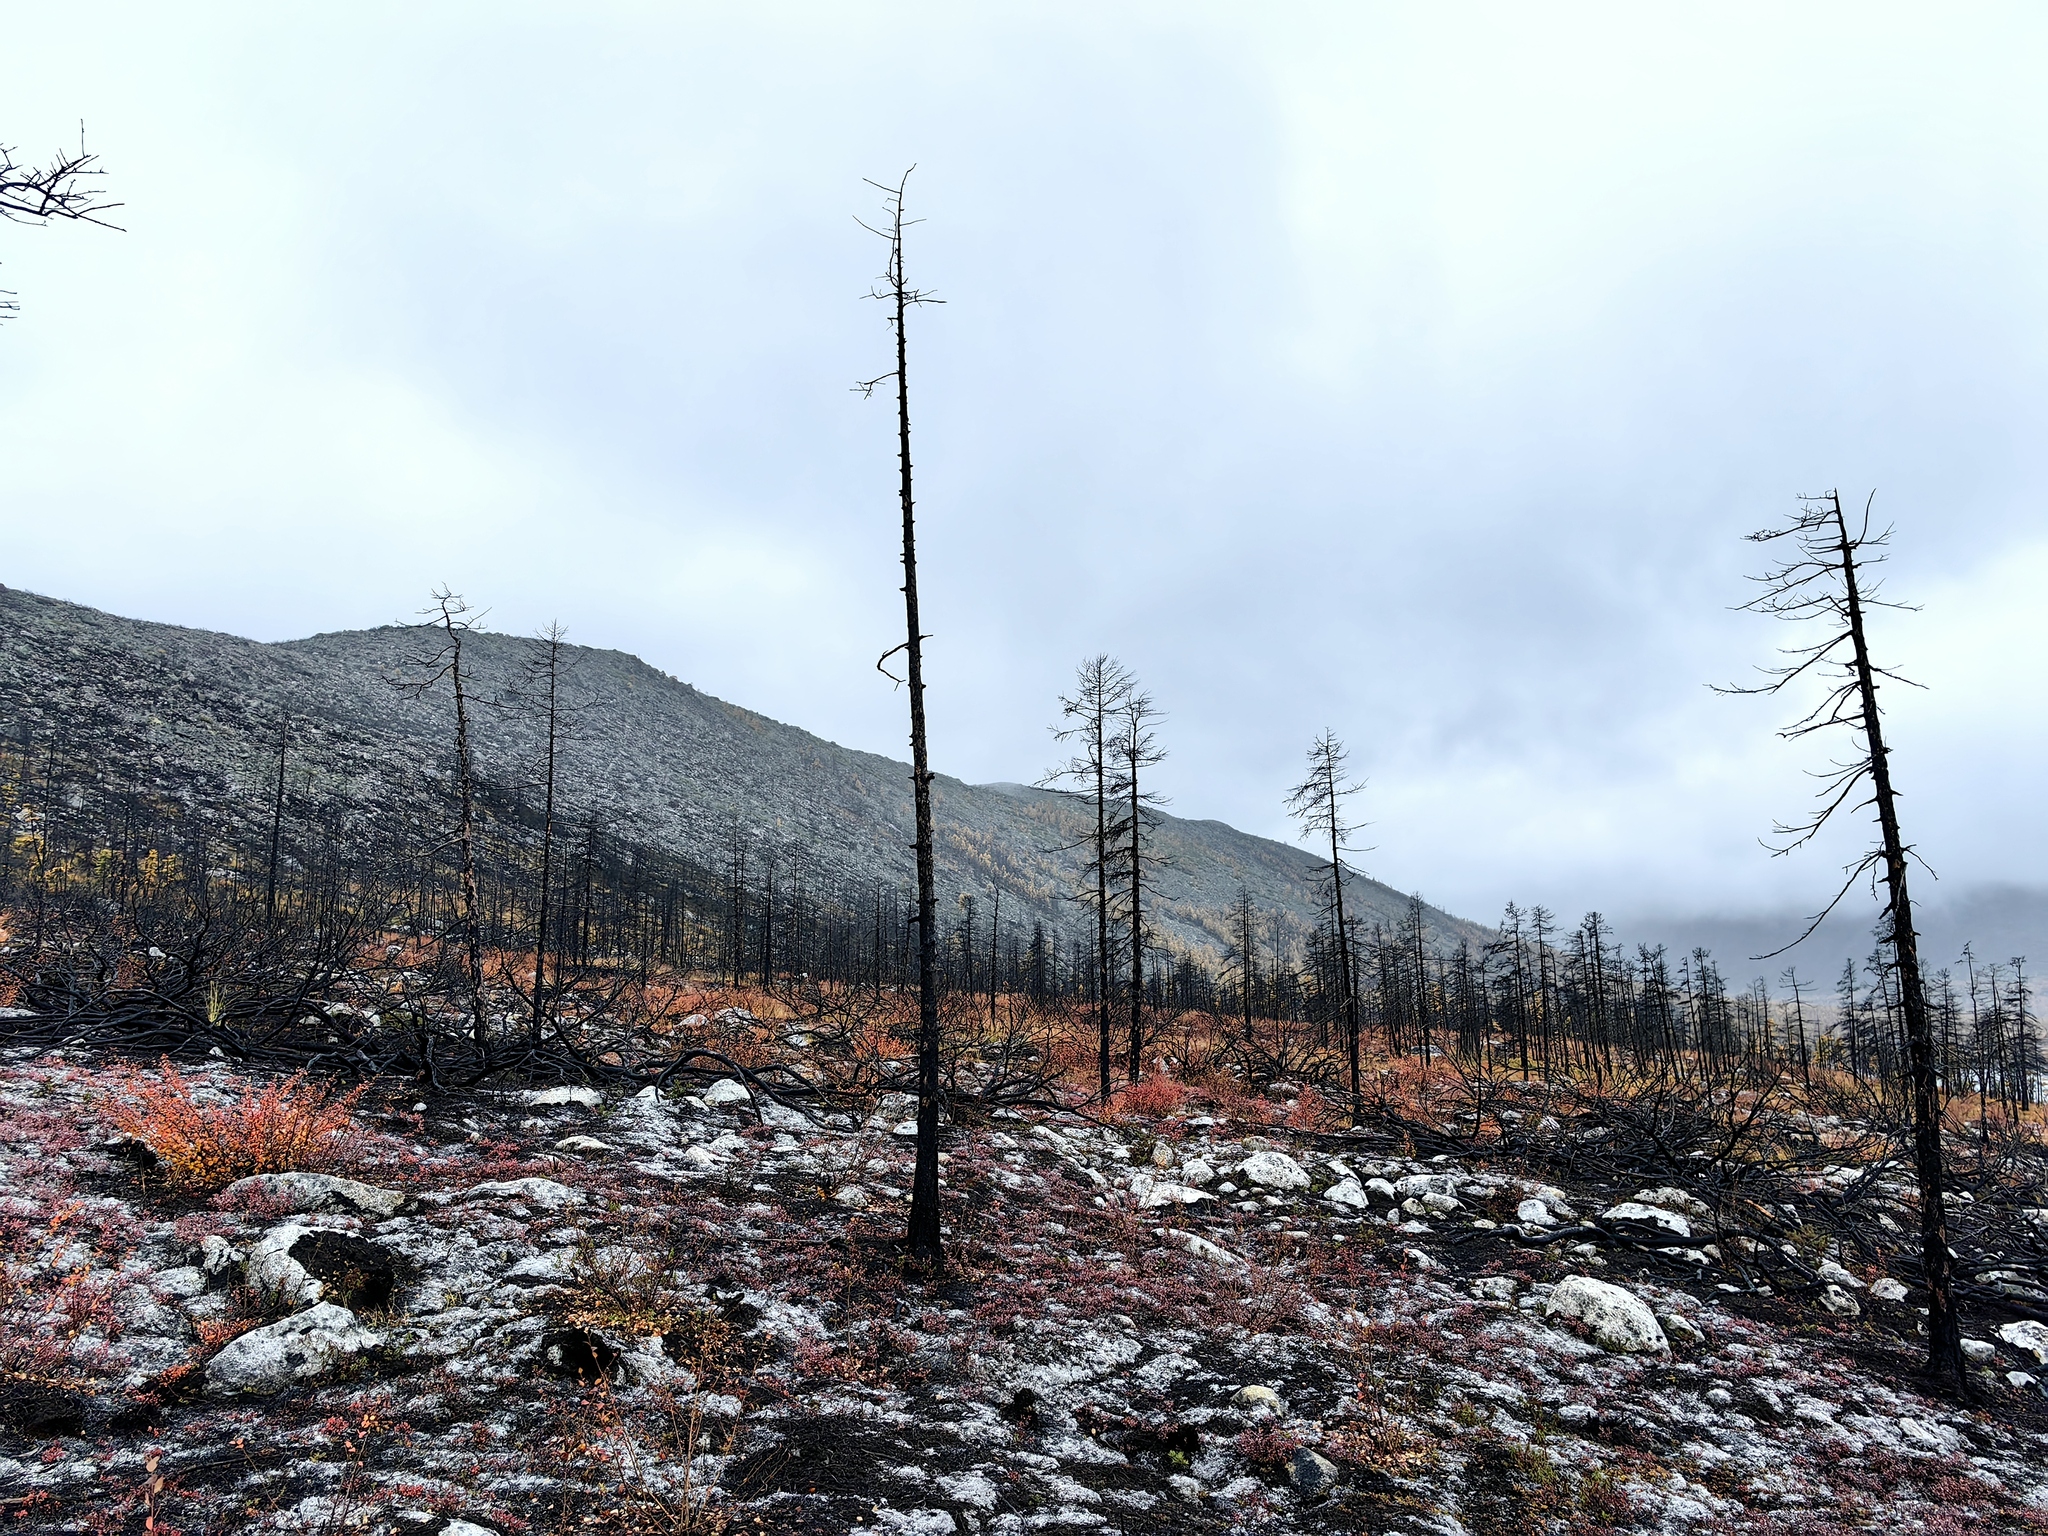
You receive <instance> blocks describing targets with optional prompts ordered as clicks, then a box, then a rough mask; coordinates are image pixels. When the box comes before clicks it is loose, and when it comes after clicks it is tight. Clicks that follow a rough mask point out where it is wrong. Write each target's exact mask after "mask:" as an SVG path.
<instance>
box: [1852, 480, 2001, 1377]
mask: <svg viewBox="0 0 2048 1536" xmlns="http://www.w3.org/2000/svg"><path fill="white" fill-rule="evenodd" d="M1834 518H1835V534H1836V539H1837V548H1838V550H1839V551H1840V555H1841V561H1842V589H1843V594H1844V597H1845V599H1846V604H1847V608H1848V620H1849V635H1850V643H1851V644H1852V645H1853V646H1854V647H1855V654H1856V661H1855V666H1856V687H1857V693H1858V695H1859V698H1860V700H1861V703H1862V707H1863V735H1864V740H1865V742H1866V744H1867V745H1868V746H1869V748H1870V782H1871V796H1872V798H1873V799H1874V800H1875V802H1876V804H1877V822H1878V827H1879V828H1880V830H1881V832H1882V834H1883V841H1884V851H1883V852H1884V874H1885V886H1886V890H1887V894H1888V896H1889V904H1888V906H1887V908H1886V911H1887V914H1888V915H1889V917H1890V919H1891V942H1892V956H1893V959H1894V960H1895V961H1896V963H1897V965H1898V968H1899V994H1900V998H1899V1000H1900V1005H1901V1008H1902V1010H1903V1011H1904V1013H1905V1016H1906V1049H1907V1053H1908V1057H1909V1061H1908V1070H1909V1072H1910V1075H1911V1078H1912V1092H1913V1163H1914V1171H1915V1172H1916V1173H1917V1174H1918V1176H1919V1180H1920V1265H1921V1278H1922V1281H1923V1282H1924V1283H1925V1285H1926V1287H1927V1366H1928V1369H1929V1370H1930V1371H1931V1372H1933V1373H1934V1374H1936V1375H1938V1376H1945V1377H1948V1378H1950V1379H1951V1380H1953V1381H1954V1382H1955V1383H1956V1384H1957V1386H1958V1387H1959V1388H1962V1389H1964V1390H1967V1389H1968V1378H1967V1376H1966V1374H1965V1372H1964V1368H1963V1346H1962V1334H1961V1323H1960V1319H1958V1318H1957V1316H1956V1309H1955V1295H1954V1261H1953V1260H1952V1259H1951V1258H1950V1257H1949V1249H1948V1211H1947V1207H1946V1204H1945V1201H1944V1199H1943V1195H1942V1159H1941V1083H1940V1080H1939V1078H1938V1076H1937V1074H1936V1071H1935V1062H1934V1035H1933V1031H1932V1030H1931V1029H1929V1027H1928V1020H1927V994H1926V992H1925V990H1924V989H1923V987H1922V985H1921V979H1920V943H1919V938H1918V936H1917V935H1916V934H1915V933H1914V931H1913V902H1912V897H1911V896H1910V895H1909V894H1908V892H1907V889H1906V845H1905V842H1904V840H1903V839H1902V838H1901V837H1900V835H1899V814H1898V807H1897V804H1896V798H1895V791H1894V790H1893V788H1892V770H1891V761H1890V758H1889V756H1888V755H1887V753H1886V750H1885V744H1884V728H1883V726H1882V724H1881V723H1880V721H1879V718H1878V712H1877V679H1876V673H1875V669H1874V668H1873V667H1872V666H1871V664H1870V650H1869V647H1868V646H1867V645H1866V644H1865V641H1864V636H1863V597H1862V593H1861V592H1860V591H1859V590H1858V588H1857V584H1856V557H1855V550H1854V546H1853V545H1852V544H1851V543H1850V540H1849V525H1848V522H1847V521H1846V519H1844V518H1843V516H1842V499H1841V497H1840V496H1839V495H1837V496H1836V497H1835V498H1834Z"/></svg>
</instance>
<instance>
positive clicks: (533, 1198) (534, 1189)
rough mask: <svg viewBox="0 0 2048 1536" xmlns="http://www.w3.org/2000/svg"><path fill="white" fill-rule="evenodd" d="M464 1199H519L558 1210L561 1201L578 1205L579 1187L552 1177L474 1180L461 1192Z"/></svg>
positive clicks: (579, 1201)
mask: <svg viewBox="0 0 2048 1536" xmlns="http://www.w3.org/2000/svg"><path fill="white" fill-rule="evenodd" d="M463 1198H464V1199H465V1200H523V1201H525V1202H526V1203H527V1204H529V1205H537V1206H539V1207H540V1208H541V1209H542V1210H544V1211H559V1210H560V1209H561V1208H562V1207H563V1206H565V1205H581V1204H582V1203H583V1191H582V1190H580V1189H571V1188H570V1187H569V1186H568V1185H566V1184H558V1183H556V1182H555V1181H554V1180H553V1179H540V1178H526V1179H499V1180H493V1181H492V1182H490V1183H486V1184H475V1185H472V1186H471V1187H470V1188H469V1189H467V1190H465V1191H464V1192H463Z"/></svg>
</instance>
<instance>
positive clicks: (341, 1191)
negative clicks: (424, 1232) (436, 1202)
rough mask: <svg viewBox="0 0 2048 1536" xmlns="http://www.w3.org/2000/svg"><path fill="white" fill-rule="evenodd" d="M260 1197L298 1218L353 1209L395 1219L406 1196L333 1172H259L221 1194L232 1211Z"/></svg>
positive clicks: (273, 1208) (233, 1184) (223, 1200)
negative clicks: (321, 1212)
mask: <svg viewBox="0 0 2048 1536" xmlns="http://www.w3.org/2000/svg"><path fill="white" fill-rule="evenodd" d="M251 1196H257V1197H260V1198H261V1200H262V1201H263V1202H264V1203H265V1204H266V1205H268V1206H269V1207H270V1208H271V1209H272V1210H273V1211H275V1210H277V1209H278V1208H279V1207H280V1206H282V1207H283V1209H285V1210H288V1211H290V1212H292V1213H293V1214H295V1215H299V1214H306V1213H310V1212H313V1211H339V1210H352V1211H357V1212H359V1213H361V1214H362V1215H364V1216H395V1215H396V1214H397V1213H398V1210H399V1208H400V1207H401V1206H403V1205H404V1204H405V1195H404V1194H403V1193H402V1192H401V1191H399V1190H395V1189H379V1188H378V1187H377V1186H376V1185H374V1184H362V1183H358V1182H357V1181H356V1180H354V1179H344V1178H341V1177H339V1176H338V1175H335V1174H332V1173H258V1174H253V1175H251V1176H250V1177H249V1178H246V1179H237V1180H235V1182H234V1183H232V1184H230V1185H229V1186H228V1187H227V1188H226V1189H225V1190H223V1191H221V1202H222V1204H223V1205H225V1206H227V1207H228V1208H229V1209H233V1208H234V1207H235V1206H236V1205H237V1204H240V1203H242V1202H244V1201H247V1200H248V1199H249V1198H250V1197H251Z"/></svg>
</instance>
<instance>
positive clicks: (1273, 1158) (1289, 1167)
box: [1238, 1152, 1308, 1189]
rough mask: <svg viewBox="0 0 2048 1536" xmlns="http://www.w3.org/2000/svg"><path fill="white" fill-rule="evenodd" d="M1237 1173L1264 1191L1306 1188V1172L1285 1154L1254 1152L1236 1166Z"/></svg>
mask: <svg viewBox="0 0 2048 1536" xmlns="http://www.w3.org/2000/svg"><path fill="white" fill-rule="evenodd" d="M1238 1171H1239V1172H1241V1173H1242V1174H1243V1175H1244V1176H1245V1177H1246V1178H1247V1179H1249V1180H1250V1181H1251V1182H1252V1183H1254V1184H1257V1185H1259V1186H1260V1187H1262V1188H1265V1189H1307V1188H1308V1170H1307V1169H1306V1168H1304V1167H1302V1166H1301V1164H1299V1163H1297V1162H1296V1161H1295V1160H1294V1159H1293V1158H1291V1157H1289V1156H1288V1155H1287V1154H1286V1153H1285V1152H1254V1153H1252V1155H1251V1156H1250V1157H1247V1158H1246V1159H1245V1160H1244V1161H1243V1162H1242V1163H1239V1164H1238Z"/></svg>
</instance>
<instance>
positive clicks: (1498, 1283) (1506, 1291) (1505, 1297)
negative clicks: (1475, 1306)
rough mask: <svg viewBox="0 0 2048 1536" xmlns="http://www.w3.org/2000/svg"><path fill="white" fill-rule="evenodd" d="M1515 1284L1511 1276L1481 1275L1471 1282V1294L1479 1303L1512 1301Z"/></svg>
mask: <svg viewBox="0 0 2048 1536" xmlns="http://www.w3.org/2000/svg"><path fill="white" fill-rule="evenodd" d="M1516 1284H1517V1282H1516V1280H1515V1277H1514V1276H1513V1275H1482V1276H1480V1278H1478V1279H1477V1280H1474V1281H1473V1282H1472V1294H1473V1295H1474V1296H1476V1297H1477V1298H1478V1299H1479V1300H1481V1301H1513V1300H1514V1299H1515V1286H1516Z"/></svg>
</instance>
